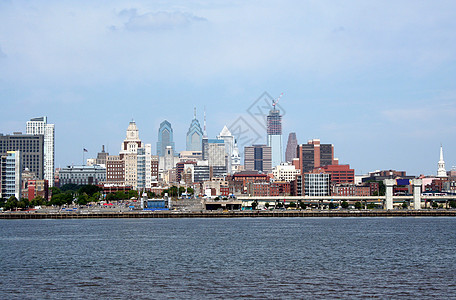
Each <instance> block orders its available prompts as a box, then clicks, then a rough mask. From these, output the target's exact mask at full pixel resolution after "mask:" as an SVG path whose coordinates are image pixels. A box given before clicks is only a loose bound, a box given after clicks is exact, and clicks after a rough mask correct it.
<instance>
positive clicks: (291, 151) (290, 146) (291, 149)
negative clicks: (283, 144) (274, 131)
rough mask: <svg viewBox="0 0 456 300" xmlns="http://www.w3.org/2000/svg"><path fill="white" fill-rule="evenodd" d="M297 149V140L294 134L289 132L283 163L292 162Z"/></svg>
mask: <svg viewBox="0 0 456 300" xmlns="http://www.w3.org/2000/svg"><path fill="white" fill-rule="evenodd" d="M297 147H298V140H297V139H296V133H295V132H290V134H289V135H288V142H287V150H286V151H285V161H287V162H292V161H293V158H296V148H297Z"/></svg>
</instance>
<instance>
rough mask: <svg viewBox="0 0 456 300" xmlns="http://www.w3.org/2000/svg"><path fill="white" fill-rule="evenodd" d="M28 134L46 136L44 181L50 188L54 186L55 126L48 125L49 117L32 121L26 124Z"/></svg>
mask: <svg viewBox="0 0 456 300" xmlns="http://www.w3.org/2000/svg"><path fill="white" fill-rule="evenodd" d="M26 131H27V132H26V133H27V134H33V135H43V136H44V179H45V180H47V181H48V183H49V186H50V187H52V186H54V153H55V150H54V148H55V141H54V133H55V125H54V124H48V123H47V117H39V118H33V119H30V121H27V124H26Z"/></svg>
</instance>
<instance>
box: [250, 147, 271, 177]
mask: <svg viewBox="0 0 456 300" xmlns="http://www.w3.org/2000/svg"><path fill="white" fill-rule="evenodd" d="M271 151H272V150H271V147H269V146H266V145H253V146H248V147H245V148H244V165H245V170H246V171H260V172H263V173H270V172H271V171H272V153H271Z"/></svg>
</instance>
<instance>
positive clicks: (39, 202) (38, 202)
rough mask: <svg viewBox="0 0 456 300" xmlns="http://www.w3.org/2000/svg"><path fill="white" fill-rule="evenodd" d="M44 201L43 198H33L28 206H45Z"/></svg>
mask: <svg viewBox="0 0 456 300" xmlns="http://www.w3.org/2000/svg"><path fill="white" fill-rule="evenodd" d="M45 202H46V201H45V200H44V198H43V197H41V196H36V197H35V198H33V199H32V201H30V206H39V205H44V204H45Z"/></svg>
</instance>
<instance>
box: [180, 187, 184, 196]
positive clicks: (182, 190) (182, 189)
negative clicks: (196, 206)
mask: <svg viewBox="0 0 456 300" xmlns="http://www.w3.org/2000/svg"><path fill="white" fill-rule="evenodd" d="M184 192H185V188H184V187H183V186H180V187H179V196H182V194H183V193H184Z"/></svg>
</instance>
